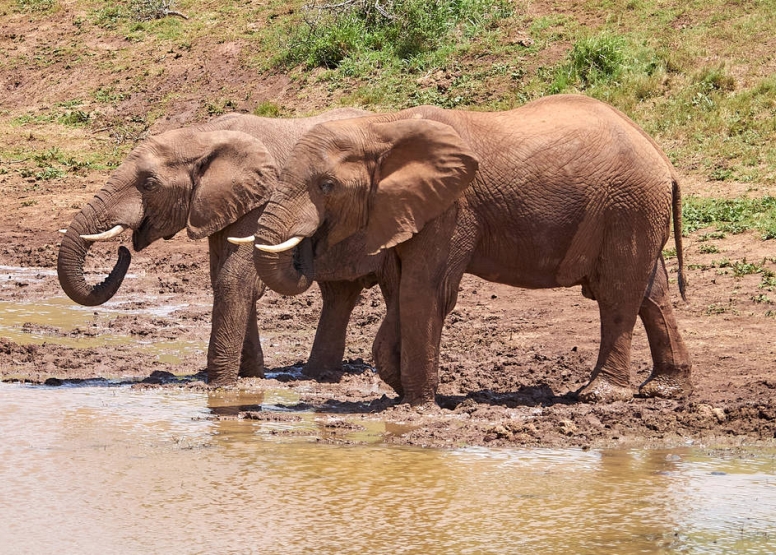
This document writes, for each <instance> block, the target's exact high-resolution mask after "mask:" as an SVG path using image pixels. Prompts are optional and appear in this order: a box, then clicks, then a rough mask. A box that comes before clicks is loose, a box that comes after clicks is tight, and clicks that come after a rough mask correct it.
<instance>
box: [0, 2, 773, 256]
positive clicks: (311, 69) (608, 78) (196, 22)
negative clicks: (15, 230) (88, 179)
mask: <svg viewBox="0 0 776 555" xmlns="http://www.w3.org/2000/svg"><path fill="white" fill-rule="evenodd" d="M178 10H179V11H180V12H181V13H183V14H186V16H188V19H184V18H183V17H178V16H176V15H175V12H177V11H178ZM6 11H7V17H8V21H9V22H10V23H14V22H15V21H16V20H17V19H18V24H16V26H15V27H14V28H13V29H10V28H9V30H8V31H7V32H6V31H5V30H4V33H5V35H4V36H5V37H6V39H5V40H6V42H5V43H4V44H5V46H4V50H3V53H4V55H5V58H4V60H3V64H2V65H0V71H1V72H3V77H4V78H5V80H4V82H8V83H11V84H12V87H13V86H16V85H14V82H15V79H14V78H13V75H14V74H15V73H18V74H20V75H23V76H24V79H20V80H19V83H18V86H19V87H20V88H24V87H25V86H29V87H30V88H29V95H30V102H29V103H27V104H26V105H24V104H23V100H15V101H14V102H16V103H18V104H13V105H9V104H8V103H7V102H6V100H5V98H4V103H3V111H2V113H0V131H2V133H0V136H7V137H9V138H8V139H5V140H2V141H0V160H6V159H14V160H20V159H26V158H28V153H27V152H26V151H25V149H26V148H30V143H29V142H28V143H27V144H26V146H25V142H24V141H19V140H18V137H19V136H20V134H22V135H27V134H28V133H35V136H36V139H37V140H39V141H44V144H45V146H46V147H49V146H53V145H59V146H62V145H64V144H73V143H72V139H73V138H77V139H78V141H76V142H77V143H78V144H79V145H82V146H79V147H77V148H80V149H82V150H81V151H80V152H78V151H77V150H74V157H75V158H78V159H90V160H91V159H94V160H103V163H102V165H103V166H105V165H106V162H104V161H105V160H109V161H110V162H108V163H107V165H113V164H114V162H115V161H118V160H121V159H122V158H123V156H124V155H125V154H126V153H127V152H128V150H129V149H130V148H131V147H132V146H133V145H134V143H135V142H136V141H137V140H139V139H140V138H142V137H143V136H144V133H145V132H146V131H147V130H148V129H150V128H152V126H153V125H154V123H155V122H156V121H157V120H158V119H159V118H162V117H165V116H168V115H170V112H169V110H170V107H172V106H180V105H179V104H177V102H179V101H180V102H194V103H196V104H197V105H196V106H195V112H196V113H195V115H194V116H193V119H194V120H196V121H202V120H204V119H206V118H208V117H212V116H215V115H218V114H221V113H224V112H226V111H231V110H235V109H239V110H246V111H249V112H252V113H255V114H258V115H264V116H269V117H277V116H292V115H306V114H310V113H317V112H320V111H321V110H323V109H325V108H329V107H336V106H340V105H355V106H360V107H364V108H367V109H373V110H394V109H401V108H406V107H409V106H414V105H419V104H434V105H438V106H442V107H446V108H462V109H471V110H503V109H510V108H514V107H517V106H520V105H522V104H524V103H525V102H527V101H530V100H532V99H534V98H538V97H540V96H543V95H547V94H551V93H560V92H565V93H576V94H585V95H589V96H592V97H595V98H599V99H602V100H605V101H607V102H610V103H612V104H613V105H615V106H616V107H618V108H619V109H621V110H622V111H623V112H625V113H626V114H628V115H629V116H630V117H631V118H633V119H634V120H635V121H636V122H637V123H638V124H639V125H641V126H642V127H643V128H644V129H645V130H646V131H647V132H648V133H649V134H650V135H651V136H653V137H654V138H655V140H656V142H657V143H658V144H660V145H661V146H662V147H663V148H664V150H665V151H666V154H667V155H668V156H669V158H670V159H671V160H672V162H673V163H674V164H675V165H676V166H677V168H678V169H679V171H680V173H681V174H684V175H688V174H689V175H692V176H693V177H694V178H695V180H696V181H706V180H712V181H715V182H718V183H717V184H718V185H719V186H720V188H721V190H723V191H724V187H726V186H727V185H728V184H732V183H735V184H740V183H745V184H747V185H748V186H749V187H750V188H751V189H752V190H759V192H758V193H757V196H762V199H761V200H751V199H743V198H739V199H732V200H723V199H703V198H701V197H692V196H686V197H685V219H684V221H685V227H684V231H685V233H690V232H693V231H695V230H701V229H703V230H704V233H705V235H706V236H708V237H707V238H708V239H713V238H715V237H713V236H712V235H711V234H712V233H721V234H724V233H739V232H741V231H744V230H747V229H749V230H755V231H757V232H758V233H760V234H761V236H762V237H763V238H774V237H776V215H775V214H774V208H773V200H772V197H769V196H767V195H768V194H771V195H773V194H776V192H775V191H776V189H774V187H776V148H774V147H773V145H775V144H776V75H774V74H773V71H772V64H771V61H772V56H773V52H772V48H771V42H772V41H771V39H772V36H773V21H776V2H773V1H770V0H768V1H766V0H753V1H751V2H740V1H736V2H730V1H728V0H706V1H703V2H701V1H700V0H690V1H681V2H680V1H679V0H659V1H658V0H634V1H627V2H612V1H611V0H581V2H578V3H576V4H574V6H571V5H569V6H566V5H564V4H563V3H554V2H548V1H546V0H532V1H530V2H529V1H528V0H380V1H379V2H375V1H374V0H343V1H339V0H336V1H326V0H290V1H281V0H267V1H266V2H253V3H234V2H206V3H202V2H194V1H193V0H177V1H176V2H174V3H173V2H172V1H171V0H127V1H126V2H109V1H107V0H72V1H70V2H66V3H65V2H60V1H57V0H12V2H11V3H10V4H9V7H8V8H6ZM22 20H23V21H24V23H22ZM32 20H34V21H36V22H41V23H44V22H45V23H46V24H47V25H41V26H40V29H46V28H50V29H56V30H57V33H58V35H57V39H56V40H27V38H26V37H25V36H23V34H24V33H25V32H31V31H27V29H31V28H34V27H31V26H30V25H29V23H28V22H29V21H32ZM4 24H5V21H4ZM21 45H23V47H21ZM227 62H228V63H227ZM73 72H77V73H76V74H75V75H77V76H78V79H75V78H74V73H73ZM182 75H186V77H185V78H182V77H181V76H182ZM176 78H177V80H176ZM281 81H282V83H283V85H282V87H280V88H278V87H274V85H275V84H276V83H278V82H281ZM40 82H45V83H51V87H50V88H51V91H50V93H49V91H48V90H43V87H33V86H31V85H30V84H31V83H40ZM67 83H70V84H71V85H72V86H71V85H68V86H65V84H67ZM80 83H86V85H85V86H82V87H80V88H79V87H78V85H79V84H80ZM265 83H267V84H268V89H267V90H270V91H273V90H281V89H282V90H283V93H282V95H280V94H279V95H278V97H272V96H267V95H266V94H265V93H263V92H262V94H261V96H253V94H254V93H255V91H256V90H257V88H259V87H262V86H263V85H264V84H265ZM60 84H61V86H60ZM73 87H75V88H76V89H77V90H74V89H73ZM11 90H12V89H9V91H11ZM56 95H60V96H56ZM64 95H70V97H69V98H67V97H65V98H62V97H61V96H64ZM74 97H78V98H79V99H80V100H79V101H78V102H77V103H75V104H71V105H67V104H66V103H68V102H70V101H71V99H72V98H74ZM252 98H253V99H254V102H251V99H252ZM73 102H75V101H73ZM64 141H67V142H64ZM87 144H88V146H87ZM34 148H41V144H35V146H34ZM68 148H71V147H68ZM72 148H74V149H76V147H72ZM52 167H59V166H56V165H55V166H52ZM61 167H62V168H64V169H65V171H67V172H69V171H70V170H69V169H67V167H66V166H65V165H61ZM7 171H9V172H12V173H14V172H20V171H21V167H20V166H18V165H16V166H12V167H10V169H8V170H7ZM39 171H41V169H40V168H35V171H34V173H33V175H35V174H36V173H38V172H39ZM731 190H732V188H731ZM735 190H736V191H740V190H741V188H740V187H738V188H736V189H735ZM719 196H725V197H730V196H732V193H730V194H726V193H720V195H719ZM752 196H755V195H752ZM768 199H771V200H768ZM769 203H770V204H769ZM705 228H709V229H708V230H706V229H705ZM699 240H704V239H703V236H701V238H699ZM706 248H707V249H712V248H713V247H711V246H709V247H706ZM706 252H707V253H712V252H713V251H712V250H707V251H706Z"/></svg>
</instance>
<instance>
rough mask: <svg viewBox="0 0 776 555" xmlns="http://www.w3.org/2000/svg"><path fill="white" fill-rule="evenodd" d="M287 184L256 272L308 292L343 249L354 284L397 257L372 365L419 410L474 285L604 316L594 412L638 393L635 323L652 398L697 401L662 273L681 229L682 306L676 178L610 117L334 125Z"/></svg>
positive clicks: (302, 154)
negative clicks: (545, 293) (545, 295)
mask: <svg viewBox="0 0 776 555" xmlns="http://www.w3.org/2000/svg"><path fill="white" fill-rule="evenodd" d="M280 180H281V185H280V186H279V187H278V188H276V189H275V192H274V193H273V194H272V196H271V198H270V201H269V203H268V205H267V207H266V209H265V210H264V212H263V213H262V215H261V218H260V219H259V224H258V227H257V233H256V239H255V240H256V245H255V246H256V247H257V249H259V250H257V251H256V252H255V253H254V262H255V263H256V269H257V271H258V273H259V275H260V276H261V278H262V279H263V280H264V282H265V283H266V284H267V285H268V286H269V287H270V288H272V289H276V290H278V291H282V292H283V293H285V294H296V293H300V292H301V291H304V290H305V289H306V288H307V287H309V285H310V283H311V281H312V280H313V279H318V278H319V275H318V268H319V267H320V266H321V264H322V263H324V262H325V264H324V265H326V266H329V267H330V266H331V265H332V262H331V261H330V260H329V261H328V262H326V259H327V256H328V255H327V253H329V252H330V251H331V250H336V251H337V252H338V255H337V257H338V259H339V260H341V261H344V262H346V264H347V266H348V269H347V271H348V272H349V273H351V274H352V268H353V267H358V266H359V264H360V262H359V261H362V260H364V259H368V258H369V255H373V253H377V252H380V251H383V252H386V251H388V252H392V253H393V256H395V257H396V259H397V262H396V264H395V267H396V268H397V272H398V276H399V277H398V282H397V283H396V285H395V286H392V287H388V288H387V298H386V302H387V303H388V308H387V314H386V317H385V320H384V321H383V324H382V326H381V328H380V330H379V332H378V335H377V338H376V340H375V343H374V346H373V354H374V358H375V363H376V366H377V368H378V370H379V372H380V375H381V377H382V378H383V379H384V380H385V381H386V382H387V383H388V384H389V385H390V386H392V387H393V388H394V389H395V390H396V391H397V392H398V393H399V394H400V395H403V399H404V400H405V401H406V402H409V403H411V404H414V405H418V404H425V403H430V402H433V401H434V400H435V394H436V391H437V386H438V381H439V378H438V363H439V345H440V337H441V332H442V325H443V321H444V318H445V316H446V315H447V314H448V313H449V312H450V311H451V310H452V309H453V307H454V306H455V303H456V300H457V295H458V286H459V283H460V280H461V277H462V275H463V274H464V273H465V272H468V273H472V274H475V275H477V276H480V277H482V278H484V279H487V280H491V281H495V282H499V283H505V284H509V285H513V286H518V287H527V288H549V287H569V286H574V285H581V286H582V293H583V294H584V295H585V296H587V297H589V298H591V299H595V300H596V301H597V302H598V307H599V312H600V320H601V344H600V351H599V355H598V360H597V362H596V365H595V368H594V370H593V372H592V377H591V379H590V381H589V383H588V384H587V385H586V386H585V387H583V388H582V389H580V391H579V392H578V393H579V398H580V399H581V400H583V401H587V402H593V401H602V402H609V401H613V400H621V399H628V398H631V397H632V396H633V393H634V390H633V388H632V387H631V384H630V352H631V337H632V332H633V327H634V324H635V321H636V317H637V315H638V316H640V317H641V319H642V321H643V323H644V327H645V328H646V332H647V335H648V339H649V345H650V350H651V355H652V359H653V363H654V365H653V369H652V373H651V375H650V376H649V378H648V380H646V381H645V382H644V383H643V384H642V385H641V386H640V393H641V394H642V395H645V396H672V397H675V396H683V395H686V394H688V393H689V392H690V391H691V387H692V386H691V381H690V371H691V367H692V364H691V361H690V357H689V354H688V352H687V349H686V347H685V344H684V342H683V340H682V338H681V336H680V334H679V331H678V328H677V324H676V321H675V318H674V314H673V311H672V306H671V301H670V299H669V296H668V276H667V273H666V269H665V265H664V261H663V258H662V248H663V246H664V245H665V243H666V242H667V240H668V238H669V235H670V221H671V217H672V215H673V218H674V234H675V241H676V250H677V257H678V262H679V274H678V283H679V288H680V291H681V292H682V296H683V297H684V275H683V259H682V244H681V197H680V189H679V185H678V181H677V176H676V173H675V170H674V169H673V167H672V166H671V163H670V162H669V161H668V159H667V158H666V156H665V155H664V154H663V153H662V152H661V150H660V149H659V148H658V146H657V145H656V144H655V143H654V142H653V141H652V139H650V138H649V136H647V135H646V133H644V131H642V130H641V129H640V128H639V127H638V126H637V125H636V124H635V123H633V122H632V121H631V120H630V119H628V118H627V117H626V116H625V115H624V114H622V113H620V112H619V111H617V110H616V109H614V108H612V107H611V106H609V105H607V104H605V103H602V102H599V101H597V100H593V99H591V98H587V97H584V96H578V95H558V96H551V97H546V98H542V99H539V100H536V101H533V102H531V103H528V104H526V105H525V106H523V107H521V108H518V109H515V110H511V111H505V112H499V113H485V112H466V111H456V110H443V109H439V108H434V107H429V106H421V107H417V108H412V109H408V110H404V111H401V112H398V113H395V114H382V115H373V116H366V117H360V118H356V119H351V120H342V121H338V122H330V123H325V124H321V125H319V126H317V127H315V128H314V129H313V130H312V131H310V132H309V133H308V134H306V135H305V136H304V137H303V138H301V139H300V140H299V142H298V143H297V145H296V147H295V148H294V151H293V153H292V155H291V157H290V159H289V162H288V164H286V166H285V167H284V168H283V171H282V173H281V177H280ZM267 246H270V247H273V248H272V249H271V250H273V251H274V252H264V250H266V247H267ZM335 265H336V264H335ZM327 272H328V278H329V279H332V278H333V277H336V272H335V273H334V274H332V273H331V270H330V269H328V270H327Z"/></svg>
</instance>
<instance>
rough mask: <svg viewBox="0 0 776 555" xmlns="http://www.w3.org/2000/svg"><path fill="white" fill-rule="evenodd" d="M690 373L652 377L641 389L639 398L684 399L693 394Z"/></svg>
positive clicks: (678, 372)
mask: <svg viewBox="0 0 776 555" xmlns="http://www.w3.org/2000/svg"><path fill="white" fill-rule="evenodd" d="M692 390H693V387H692V382H691V381H690V372H689V371H676V372H665V373H662V372H661V373H660V374H656V373H655V372H652V375H651V376H650V377H649V378H647V380H646V381H645V382H644V383H643V384H641V386H640V387H639V397H661V398H663V399H682V398H684V397H687V396H688V395H690V393H692Z"/></svg>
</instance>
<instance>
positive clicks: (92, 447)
mask: <svg viewBox="0 0 776 555" xmlns="http://www.w3.org/2000/svg"><path fill="white" fill-rule="evenodd" d="M294 401H295V399H293V398H292V395H291V394H289V393H288V392H285V391H278V392H269V393H255V394H245V395H237V394H232V395H231V396H229V397H217V396H212V394H211V396H208V394H207V393H204V392H190V391H182V390H174V391H172V390H164V391H161V390H135V389H130V388H127V387H64V388H47V387H28V386H21V385H10V384H0V546H2V547H0V552H3V553H53V552H59V553H84V554H88V553H100V554H105V553H359V554H365V553H370V554H371V553H424V554H428V555H431V554H437V553H439V554H450V553H455V554H466V553H472V554H474V553H477V554H479V553H591V554H593V553H595V554H601V553H733V552H735V553H773V552H775V551H776V458H775V457H774V454H773V453H766V452H759V453H758V452H743V453H742V452H738V453H735V454H732V453H716V454H714V455H712V454H708V453H705V452H704V451H702V450H694V449H690V448H686V449H678V450H671V451H655V450H605V451H580V450H557V451H555V450H485V449H461V450H456V451H441V450H421V449H407V448H395V447H391V446H388V445H386V444H384V443H383V442H382V438H383V437H384V435H385V434H386V433H401V430H397V429H395V428H394V429H389V430H386V427H385V425H383V424H382V423H380V422H373V423H371V424H368V425H365V424H364V422H363V421H362V420H360V419H358V418H357V417H353V421H354V422H356V423H358V424H360V425H361V426H362V427H363V428H362V429H354V430H352V431H349V432H348V434H350V436H349V438H350V439H352V440H354V441H357V442H358V444H357V445H331V444H325V443H323V442H320V441H317V440H318V439H320V438H321V437H325V432H322V431H321V429H322V427H323V424H325V423H326V422H329V421H330V417H328V416H327V415H321V414H312V413H295V414H293V417H294V418H290V419H289V418H285V419H284V420H282V421H279V422H273V421H249V420H237V419H229V418H223V415H228V414H230V412H233V413H236V412H237V410H239V409H242V410H246V409H252V410H264V411H277V413H278V414H283V415H285V416H286V417H287V416H289V413H288V411H285V412H282V411H283V406H285V405H289V404H292V403H293V402H294ZM214 412H217V413H219V414H221V415H222V418H220V419H214V418H213V413H214ZM344 437H346V438H347V437H348V436H344Z"/></svg>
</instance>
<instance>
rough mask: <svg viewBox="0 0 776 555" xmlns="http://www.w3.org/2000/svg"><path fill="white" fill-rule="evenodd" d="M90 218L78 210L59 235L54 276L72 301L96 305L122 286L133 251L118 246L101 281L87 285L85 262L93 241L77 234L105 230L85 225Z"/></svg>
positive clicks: (107, 298) (111, 295)
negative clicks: (60, 236) (55, 274)
mask: <svg viewBox="0 0 776 555" xmlns="http://www.w3.org/2000/svg"><path fill="white" fill-rule="evenodd" d="M89 221H90V219H89V218H87V217H86V216H85V213H84V212H81V213H79V214H78V215H77V216H76V217H75V219H74V220H73V222H72V223H71V224H70V228H69V229H68V230H67V233H66V234H65V235H64V236H63V237H62V243H61V245H60V247H59V257H58V259H57V276H58V277H59V283H60V285H61V286H62V290H63V291H64V292H65V293H66V294H67V296H68V297H70V298H71V299H72V300H73V301H75V302H77V303H78V304H82V305H85V306H96V305H100V304H103V303H104V302H106V301H108V300H109V299H110V298H111V297H113V295H114V294H115V293H116V291H118V289H119V287H121V283H122V281H124V276H125V275H126V273H127V270H128V269H129V264H130V262H131V260H132V255H131V254H130V253H129V250H128V249H127V248H126V247H123V246H122V247H119V250H118V261H117V262H116V265H115V266H114V267H113V270H112V271H111V272H110V274H109V275H108V277H106V278H105V280H104V281H102V282H101V283H98V284H96V285H89V284H88V283H87V282H86V279H85V278H84V262H85V260H86V253H87V252H89V248H90V247H91V245H92V242H91V241H87V240H85V239H82V238H81V237H80V236H81V235H86V234H93V233H99V232H101V231H105V230H104V229H95V227H94V225H88V222H89ZM98 221H99V220H98Z"/></svg>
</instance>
